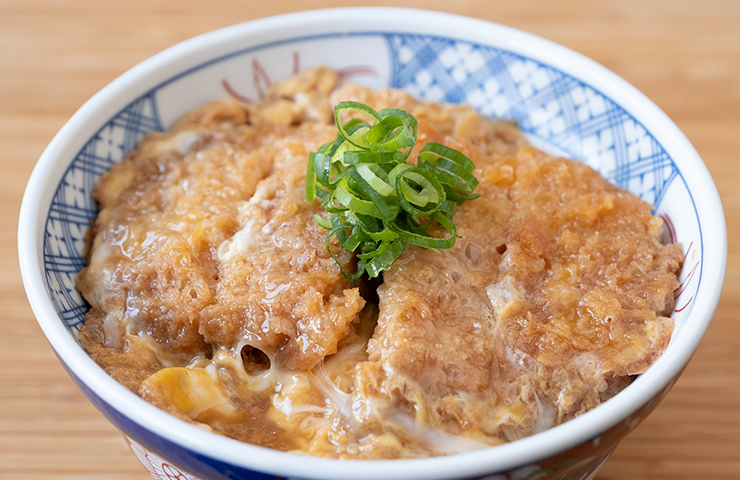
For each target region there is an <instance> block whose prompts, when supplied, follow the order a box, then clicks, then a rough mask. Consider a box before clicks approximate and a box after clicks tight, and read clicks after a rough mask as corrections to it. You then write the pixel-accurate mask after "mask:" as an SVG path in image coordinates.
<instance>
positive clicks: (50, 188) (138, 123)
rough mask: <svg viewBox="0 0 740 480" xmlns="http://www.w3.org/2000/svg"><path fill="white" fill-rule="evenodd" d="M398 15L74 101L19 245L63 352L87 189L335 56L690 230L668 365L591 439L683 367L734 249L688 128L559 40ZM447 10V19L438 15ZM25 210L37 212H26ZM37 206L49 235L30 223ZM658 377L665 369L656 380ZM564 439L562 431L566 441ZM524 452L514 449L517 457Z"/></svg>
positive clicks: (92, 210)
mask: <svg viewBox="0 0 740 480" xmlns="http://www.w3.org/2000/svg"><path fill="white" fill-rule="evenodd" d="M388 15H389V12H388V10H387V9H386V10H384V9H368V10H355V11H352V12H348V11H346V10H339V11H333V12H329V13H324V14H322V15H319V14H318V13H308V14H303V15H302V16H300V15H299V16H295V15H294V16H287V17H285V18H282V19H278V20H266V21H260V22H253V23H251V24H245V25H242V26H236V27H231V28H229V29H225V30H223V31H219V32H214V33H212V34H207V35H206V36H203V37H199V38H196V39H194V40H190V41H188V42H185V43H183V44H181V45H178V46H176V47H173V48H172V49H170V50H168V51H166V52H163V53H162V54H160V55H158V56H156V57H153V58H152V59H150V60H149V61H147V62H145V63H143V64H142V65H140V66H138V67H136V68H134V69H133V70H131V71H130V72H128V73H127V74H125V75H124V76H123V77H121V78H119V79H118V80H116V81H115V82H114V83H113V84H111V85H110V86H109V87H107V88H106V89H105V90H103V91H102V92H101V93H100V94H98V95H96V96H95V97H94V98H93V99H91V101H90V102H88V104H86V105H85V106H84V107H83V108H82V109H81V110H80V112H78V114H77V115H76V116H75V118H73V119H72V121H70V124H68V125H67V126H66V127H65V129H63V130H62V132H60V134H59V135H58V136H57V138H55V141H54V142H53V143H52V145H51V146H50V147H49V149H47V152H45V154H44V157H42V159H41V161H40V163H39V166H38V167H37V169H36V171H35V172H34V176H33V177H32V184H29V192H27V195H26V197H27V199H28V198H29V197H34V195H36V196H37V198H36V199H35V200H27V199H24V204H25V203H28V204H29V206H28V207H27V208H25V209H24V210H23V212H22V218H21V228H20V229H19V231H20V234H19V235H20V236H19V238H20V239H21V240H20V241H21V244H22V245H23V243H24V242H25V243H32V242H36V241H38V238H41V239H42V240H40V242H41V243H40V245H38V251H34V250H33V249H32V248H31V247H29V248H28V249H27V250H24V248H23V246H21V257H22V262H21V263H22V264H24V265H31V264H33V261H32V260H28V261H26V262H24V261H23V258H24V257H27V258H29V259H30V258H36V260H35V261H36V262H37V263H38V270H39V275H38V277H39V279H40V281H39V282H37V283H38V284H39V285H35V284H33V281H29V280H26V285H27V289H28V290H33V289H34V288H37V289H39V290H40V291H41V292H40V293H39V292H36V296H35V297H34V298H32V305H34V309H35V310H36V314H37V317H39V321H40V322H41V323H42V326H43V323H49V324H51V323H59V320H61V322H62V323H63V325H64V329H65V330H66V332H67V333H69V334H70V335H67V337H69V338H65V339H61V340H60V339H52V345H53V346H54V347H55V350H57V353H58V354H60V357H64V355H65V353H64V352H63V351H62V350H64V349H62V348H60V345H61V343H60V342H66V343H65V345H66V347H65V348H66V350H64V351H65V352H66V351H71V347H69V344H73V343H74V342H75V341H77V338H76V332H77V330H78V328H79V326H80V325H81V323H82V321H83V319H84V316H85V314H86V312H87V310H88V306H87V304H86V303H85V301H84V300H83V299H82V297H81V296H80V294H79V293H78V291H77V290H76V288H75V276H76V274H77V272H78V271H79V270H80V269H81V268H82V267H83V265H84V259H83V255H82V253H83V249H84V241H85V234H86V231H87V228H88V225H89V224H90V222H91V221H92V220H93V218H94V217H95V215H96V213H97V212H96V206H95V204H94V202H93V201H92V199H91V195H90V194H91V190H92V187H93V185H94V184H95V183H96V182H97V180H98V179H99V178H100V176H101V175H102V174H103V173H104V172H105V171H106V170H107V169H108V168H109V167H110V166H111V165H112V164H114V163H115V162H118V161H121V160H122V159H123V158H125V156H126V155H127V153H128V152H130V151H131V150H133V149H134V148H135V147H136V145H137V143H138V142H139V140H140V139H141V138H142V137H143V136H144V135H146V134H147V133H148V132H151V131H158V130H164V129H166V128H167V127H168V126H169V125H170V124H171V122H172V121H173V120H175V119H176V118H178V117H179V116H180V115H182V114H184V113H185V112H186V111H188V110H190V109H192V108H194V107H196V106H198V105H200V104H201V103H203V102H205V101H207V100H210V99H214V98H220V97H225V96H232V97H235V98H237V99H239V100H242V101H245V102H253V101H256V100H259V99H260V98H261V97H262V96H263V95H264V93H265V91H266V89H267V88H268V87H269V85H271V84H272V83H273V82H275V81H277V80H279V79H282V78H286V77H288V76H290V75H291V74H293V73H294V72H296V71H297V70H299V69H301V68H309V67H315V66H319V65H328V66H330V67H333V68H335V69H337V70H339V71H340V72H341V73H342V75H343V77H344V78H345V79H346V80H348V81H352V82H356V83H360V84H363V85H367V86H369V87H372V88H386V87H394V88H401V89H404V90H406V91H408V92H409V93H411V94H413V95H415V96H417V97H419V98H421V99H427V100H434V101H444V102H455V103H461V102H464V103H468V104H470V105H472V106H473V107H475V108H476V109H477V110H478V111H479V112H480V113H482V114H483V115H486V116H491V117H498V118H504V119H511V120H515V121H516V122H518V124H519V126H520V128H521V129H522V130H523V131H524V132H525V134H526V135H527V136H528V138H529V139H530V141H531V142H532V143H533V144H535V146H538V147H540V148H543V149H545V150H548V151H550V152H551V153H555V154H562V155H565V156H568V157H571V158H576V159H579V160H581V161H583V162H586V163H587V164H588V165H590V166H592V167H594V168H595V169H597V170H599V171H600V172H601V173H602V174H603V175H604V176H605V177H607V178H608V179H609V180H610V181H612V182H613V183H614V184H616V185H618V186H620V187H622V188H625V189H627V190H630V191H631V192H633V193H634V194H636V195H638V196H640V197H641V198H642V199H644V200H645V201H647V202H649V203H651V204H653V205H654V206H655V212H656V214H657V215H660V216H661V217H662V218H663V219H664V220H665V224H666V227H667V228H666V229H665V230H666V240H667V241H678V242H681V243H682V244H683V247H684V252H685V263H684V268H683V271H682V274H681V279H680V280H681V288H680V290H679V292H678V293H679V295H678V297H677V301H676V309H675V311H674V312H673V315H672V316H673V317H674V318H675V321H676V330H675V331H674V335H673V338H672V341H671V345H670V346H669V348H668V351H667V352H666V354H665V355H664V356H663V358H661V359H660V360H659V361H658V364H661V365H664V367H660V366H657V365H658V364H656V366H654V367H652V368H651V369H650V370H649V371H648V373H647V374H645V375H644V376H646V377H649V376H650V374H651V372H652V371H653V370H655V369H656V368H657V369H658V373H655V375H654V376H653V377H652V378H651V379H646V380H645V382H642V386H639V385H640V381H641V380H642V379H638V381H637V382H635V383H636V384H638V386H635V384H633V385H632V386H630V387H628V390H630V389H632V390H635V389H637V390H635V391H637V392H639V389H640V388H643V389H644V390H645V392H644V393H635V394H634V395H633V397H632V399H631V400H630V401H631V402H632V404H631V405H627V406H622V407H620V408H621V409H616V407H615V409H613V410H612V415H611V417H609V418H608V420H605V421H604V422H603V424H601V425H597V426H596V427H593V428H590V427H584V428H583V429H582V430H581V431H580V433H579V435H580V437H579V438H580V441H583V440H584V438H587V436H588V435H593V434H594V433H598V432H599V431H603V429H604V428H605V427H608V426H611V425H613V424H614V423H615V422H616V421H617V420H618V418H619V417H620V416H622V417H623V416H624V415H625V414H629V413H630V411H631V410H632V411H633V410H634V409H635V408H637V406H639V402H643V403H644V402H645V401H647V400H648V399H649V398H650V397H651V396H653V395H655V394H656V392H658V391H659V390H660V389H661V388H662V387H664V386H665V385H666V384H667V383H668V382H669V381H670V380H671V379H672V378H673V377H674V376H675V375H677V374H678V373H679V371H680V369H681V368H682V367H683V365H684V364H685V362H686V361H688V358H689V357H690V355H691V353H692V352H693V350H694V349H695V347H696V344H697V342H698V339H699V337H700V336H701V334H702V333H703V332H704V329H705V328H706V326H707V324H708V322H709V318H710V317H711V313H712V312H713V310H714V308H715V307H716V303H717V300H718V295H719V288H720V287H721V282H722V277H723V273H724V255H725V254H726V253H723V252H722V249H723V248H724V250H725V252H726V245H725V244H724V243H723V242H724V237H723V235H724V220H723V217H722V212H721V206H719V200H718V197H717V195H716V190H715V189H714V186H713V184H712V183H711V179H710V178H709V175H708V173H707V172H706V169H705V167H704V166H703V164H702V163H701V160H700V159H699V157H698V155H696V152H695V151H694V150H693V148H692V147H691V145H690V144H689V143H688V141H686V139H685V137H683V135H682V134H681V133H680V132H679V131H678V129H677V128H676V127H675V126H674V125H673V124H672V123H671V122H670V120H668V119H667V117H665V116H664V115H663V114H662V112H660V110H659V109H657V107H655V106H654V105H653V104H652V103H650V102H649V101H648V100H647V99H646V98H645V97H644V96H642V95H641V94H639V92H637V91H636V90H634V89H633V88H632V87H630V86H629V85H628V84H626V83H625V82H624V81H622V80H621V79H619V78H617V77H616V76H614V75H613V74H611V73H610V72H608V71H606V70H605V69H603V67H600V66H599V65H597V64H595V63H593V62H591V61H589V60H587V59H585V58H583V57H581V56H579V55H577V54H575V53H573V52H570V51H568V50H566V49H564V48H562V47H559V46H557V45H554V44H552V43H550V42H547V41H545V40H542V39H538V38H536V37H533V36H530V35H527V34H523V33H522V32H516V31H513V30H511V29H507V28H504V27H500V26H496V25H491V24H488V23H484V22H479V21H475V20H471V19H463V18H461V17H454V16H449V15H443V14H436V13H432V12H415V13H414V17H413V20H410V21H400V20H397V21H388V18H389V17H388ZM357 19H362V22H361V25H363V27H362V28H361V29H360V28H358V29H349V30H348V29H347V27H342V28H341V29H340V28H337V27H336V25H351V24H353V25H357V24H358V23H360V22H357ZM442 24H444V26H445V27H446V28H445V29H440V28H438V27H439V26H440V25H442ZM287 27H290V28H287ZM439 31H444V32H449V33H446V34H445V35H440V34H438V33H435V32H439ZM34 182H35V183H34ZM31 185H33V186H31ZM32 189H35V191H31V190H32ZM40 192H49V193H48V194H44V195H47V196H48V201H47V200H46V197H45V196H44V195H41V194H40ZM34 201H35V202H36V203H35V204H33V203H32V202H34ZM29 211H33V213H32V215H33V216H35V217H34V218H33V219H30V218H27V219H24V218H23V215H24V214H26V215H27V216H29V217H30V216H31V214H30V213H29ZM699 212H702V215H700V214H699ZM707 212H711V213H710V214H708V213H707ZM24 222H27V223H28V224H29V225H26V226H24V224H23V223H24ZM34 222H35V223H36V224H37V226H36V227H35V228H37V230H38V232H39V233H38V234H37V236H34V235H33V234H34V232H35V231H34V230H33V228H32V226H30V224H33V223H34ZM24 235H26V237H24ZM707 242H708V245H709V248H707ZM22 268H25V269H26V270H32V268H31V267H27V266H25V267H22ZM707 272H709V273H707ZM31 276H32V275H31V274H29V273H27V272H24V277H26V278H30V277H31ZM702 282H704V286H703V287H702ZM702 292H704V293H702ZM31 295H32V294H31V293H29V296H31ZM36 303H44V305H46V304H48V306H49V310H48V311H52V309H53V311H54V312H55V314H56V315H55V316H53V318H48V317H49V315H40V314H39V312H42V313H46V311H45V310H44V309H43V306H41V307H38V308H37V305H36ZM692 315H693V316H694V317H696V316H697V315H698V316H699V318H698V320H695V321H694V322H693V323H692V322H689V321H688V320H689V318H690V317H692ZM45 331H46V329H45ZM47 335H49V332H48V331H47ZM76 347H78V345H77V346H76ZM76 350H79V351H81V349H80V348H76ZM78 353H79V352H77V353H75V354H78ZM63 360H64V358H63ZM661 362H662V363H661ZM661 368H662V370H661ZM656 378H657V379H658V380H659V382H662V383H659V384H657V385H652V386H651V385H650V382H651V381H655V379H656ZM82 380H83V381H85V379H84V378H83V379H82ZM623 394H624V392H623V393H622V394H619V395H617V397H620V395H623ZM610 402H612V401H611V400H610ZM607 404H609V402H607ZM602 407H604V406H602ZM602 407H599V409H601V408H602ZM608 408H609V407H606V410H604V411H607V412H608V411H609V410H608ZM599 409H597V410H599ZM584 417H589V414H586V415H584ZM589 418H590V417H589ZM605 418H606V417H605ZM587 421H588V420H582V419H581V418H579V419H576V420H574V421H573V422H570V423H574V422H575V424H576V425H584V424H585V423H584V422H587ZM578 422H581V423H580V424H579V423H578ZM609 422H611V423H609ZM538 435H542V434H538ZM538 435H535V437H537V436H538ZM552 435H556V434H552ZM548 438H551V437H548ZM577 440H578V439H577V438H576V437H572V438H570V439H569V440H568V442H571V444H570V445H572V444H573V442H575V441H577ZM528 441H530V440H529V439H525V440H522V441H519V442H528ZM532 441H533V442H534V441H535V440H532ZM519 442H515V443H519ZM566 443H567V442H566ZM566 443H563V444H562V445H561V446H562V447H563V448H567V447H568V446H569V445H567V444H566ZM506 447H507V446H504V447H497V448H504V449H505V448H506ZM548 448H549V450H547V449H548ZM557 448H560V447H558V446H555V447H553V446H552V445H550V446H549V447H547V448H545V447H543V448H542V449H541V450H539V451H540V452H541V453H544V452H546V451H554V450H555V449H557ZM481 458H482V457H481ZM486 461H487V460H486ZM507 461H508V460H507ZM514 461H519V459H518V457H511V462H514ZM502 462H504V463H505V461H502ZM511 462H510V463H511ZM502 464H503V463H502ZM338 478H339V477H338Z"/></svg>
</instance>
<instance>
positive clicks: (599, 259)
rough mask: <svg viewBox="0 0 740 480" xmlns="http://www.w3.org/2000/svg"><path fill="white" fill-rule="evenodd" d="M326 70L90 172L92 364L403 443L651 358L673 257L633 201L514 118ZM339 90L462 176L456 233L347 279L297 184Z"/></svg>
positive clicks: (524, 411) (547, 402)
mask: <svg viewBox="0 0 740 480" xmlns="http://www.w3.org/2000/svg"><path fill="white" fill-rule="evenodd" d="M339 79H340V77H339V75H338V74H337V73H336V72H334V71H331V70H329V69H325V68H320V69H315V70H308V71H304V72H302V73H300V74H299V75H298V76H296V77H294V78H292V79H289V80H287V81H284V82H281V83H279V84H276V85H275V86H274V87H273V88H272V89H271V90H270V91H269V92H268V95H267V96H266V98H265V99H264V100H263V101H261V102H260V103H258V104H255V105H251V104H247V105H244V104H240V103H238V102H236V101H234V100H224V101H215V102H211V103H208V104H206V105H204V106H203V107H200V108H198V109H196V110H194V111H192V112H190V113H188V114H186V115H185V116H184V117H183V118H181V119H180V120H179V121H177V122H175V124H174V125H173V126H172V128H171V129H170V130H169V131H168V132H166V133H152V134H150V135H148V136H147V137H146V138H145V139H144V140H143V141H142V142H141V143H140V145H139V147H138V148H137V149H136V150H135V151H134V152H132V153H131V154H130V155H129V157H128V158H127V159H126V160H125V161H123V162H121V163H119V164H117V165H114V166H113V167H112V168H111V170H110V172H109V173H106V174H105V175H104V176H103V177H102V179H101V180H100V182H99V183H98V185H97V186H96V187H95V190H94V196H95V198H96V200H97V201H98V202H99V205H100V213H99V216H98V218H97V219H96V221H95V224H94V226H93V229H92V233H91V236H90V239H91V241H90V249H89V252H88V266H87V267H85V268H84V269H83V270H82V271H81V272H80V275H79V277H78V286H79V288H80V291H81V292H82V293H83V294H84V296H85V298H86V299H87V300H88V301H89V303H90V305H91V307H92V309H91V311H90V313H89V314H88V315H87V318H86V320H85V324H84V326H83V327H82V329H81V331H80V334H79V338H80V339H81V341H82V342H83V344H84V346H85V348H86V349H87V351H88V352H89V354H90V355H91V356H92V358H93V359H94V360H95V361H96V362H97V363H98V364H99V365H101V366H102V367H103V368H104V369H105V370H106V371H107V372H108V373H109V374H110V375H112V376H113V377H114V378H115V379H116V380H118V381H119V382H121V383H122V384H124V385H125V386H126V387H128V388H129V389H131V390H133V391H135V392H136V393H138V394H139V395H141V396H142V397H143V398H144V399H146V400H148V401H150V402H151V403H153V404H154V405H156V406H158V407H160V408H162V409H163V410H165V411H167V412H169V413H172V414H173V415H176V416H178V417H180V418H183V419H185V420H187V421H191V422H194V423H197V424H199V425H201V426H203V427H204V428H207V429H212V430H214V431H216V432H219V433H222V434H224V435H227V436H229V437H233V438H236V439H239V440H243V441H245V442H249V443H253V444H257V445H262V446H266V447H270V448H275V449H279V450H286V451H297V452H304V453H308V454H312V455H318V456H328V457H339V458H408V457H420V456H433V455H444V454H450V453H456V452H462V451H467V450H472V449H477V448H483V447H486V446H491V445H498V444H501V443H504V442H507V441H511V440H515V439H518V438H522V437H524V436H527V435H531V434H533V433H536V432H538V431H542V430H544V429H547V428H550V427H552V426H554V425H558V424H560V423H563V422H565V421H567V420H569V419H572V418H574V417H576V416H578V415H580V414H582V413H584V412H585V411H587V410H589V409H591V408H594V407H595V406H597V405H599V404H600V403H602V402H603V401H605V400H607V399H608V398H610V397H611V396H613V395H614V394H616V393H617V392H618V391H620V390H621V389H622V388H624V387H625V386H626V385H627V384H629V383H630V381H631V379H632V378H633V376H634V375H637V374H640V373H643V372H644V371H645V370H646V369H647V368H648V367H649V366H650V364H651V363H652V362H653V361H654V360H655V359H656V358H657V357H658V356H659V355H660V354H661V353H662V351H663V350H664V349H665V348H666V346H667V344H668V341H669V339H670V336H671V332H672V329H673V323H672V320H671V319H670V318H668V315H669V313H670V312H671V311H672V309H673V303H674V291H675V290H676V289H677V288H678V280H677V274H678V272H679V271H680V268H681V263H682V258H683V255H682V251H681V248H680V246H679V245H677V244H669V245H664V244H663V242H662V241H661V238H662V235H661V233H662V221H661V220H660V219H659V218H657V217H654V216H653V215H652V214H651V207H650V206H649V205H647V204H646V203H644V202H642V201H641V200H639V199H638V198H637V197H635V196H633V195H632V194H630V193H628V192H626V191H624V190H621V189H619V188H617V187H615V186H613V185H611V184H609V183H608V182H607V181H606V180H605V179H603V178H602V177H601V176H600V175H599V174H598V173H597V172H595V171H594V170H592V169H591V168H589V167H587V166H586V165H584V164H581V163H579V162H575V161H570V160H566V159H563V158H555V157H552V156H549V155H547V154H546V153H544V152H541V151H539V150H536V149H534V148H532V147H530V146H528V145H526V141H525V140H524V137H523V136H522V134H521V133H520V132H519V131H518V130H517V129H516V127H515V126H513V125H512V124H510V123H506V122H497V121H491V120H489V119H485V118H483V117H481V116H479V115H478V114H477V113H476V112H475V111H474V110H473V109H472V108H470V107H465V106H458V105H444V104H436V103H429V102H422V101H419V100H416V99H414V98H412V97H411V96H409V95H408V94H406V93H403V92H401V91H398V90H381V91H377V92H373V91H371V90H369V89H366V88H363V87H359V86H355V85H351V84H340V82H339ZM348 99H352V100H356V101H359V102H362V103H365V104H368V105H370V106H372V107H373V108H376V109H380V108H384V107H392V108H398V109H403V110H405V111H407V112H409V113H410V114H412V115H413V116H414V117H415V118H416V119H417V121H418V143H419V145H422V144H424V143H426V142H440V143H444V144H446V145H449V146H451V147H453V148H455V149H457V150H459V151H460V152H462V153H464V154H465V155H466V156H468V157H469V158H470V159H472V160H473V161H474V163H475V165H476V171H475V174H476V177H477V178H478V180H479V182H480V183H479V185H478V186H477V188H476V190H475V191H476V193H477V194H479V195H480V197H479V198H477V199H475V200H471V201H468V202H465V203H464V204H462V205H461V206H460V207H458V208H457V212H456V213H455V216H454V222H455V225H456V228H457V235H459V238H457V241H456V243H455V245H454V247H452V248H450V249H445V250H434V249H423V248H419V247H415V246H408V247H407V248H406V250H405V251H404V253H402V254H401V255H400V256H399V258H398V259H397V260H396V261H395V262H394V263H393V265H392V266H391V268H390V269H389V270H388V271H386V272H385V273H384V275H383V278H382V283H380V282H377V281H371V280H364V279H361V280H351V279H348V278H347V277H346V276H344V275H343V274H342V270H343V269H344V270H347V271H351V269H352V266H353V264H354V263H355V262H356V258H355V256H354V255H353V254H351V253H349V252H344V251H341V250H339V249H337V248H336V244H334V245H332V244H331V242H330V245H329V247H330V250H327V242H326V230H325V229H323V228H322V227H321V226H320V225H319V224H317V223H316V221H315V220H314V216H315V215H326V213H325V212H324V211H323V209H322V207H321V205H320V204H319V203H318V202H309V201H307V200H306V199H305V177H306V164H307V160H308V158H309V154H310V153H311V152H313V151H316V150H317V149H318V148H319V147H320V146H321V145H322V144H325V143H327V142H329V141H331V140H333V138H334V137H335V136H336V128H335V127H334V125H333V115H332V105H334V104H336V103H337V102H338V101H340V100H348ZM411 158H413V155H412V157H411ZM332 247H334V248H332ZM332 252H333V253H334V254H335V257H336V260H337V262H338V263H339V264H340V265H339V266H341V267H342V268H339V266H338V265H337V262H335V259H334V258H332Z"/></svg>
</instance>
